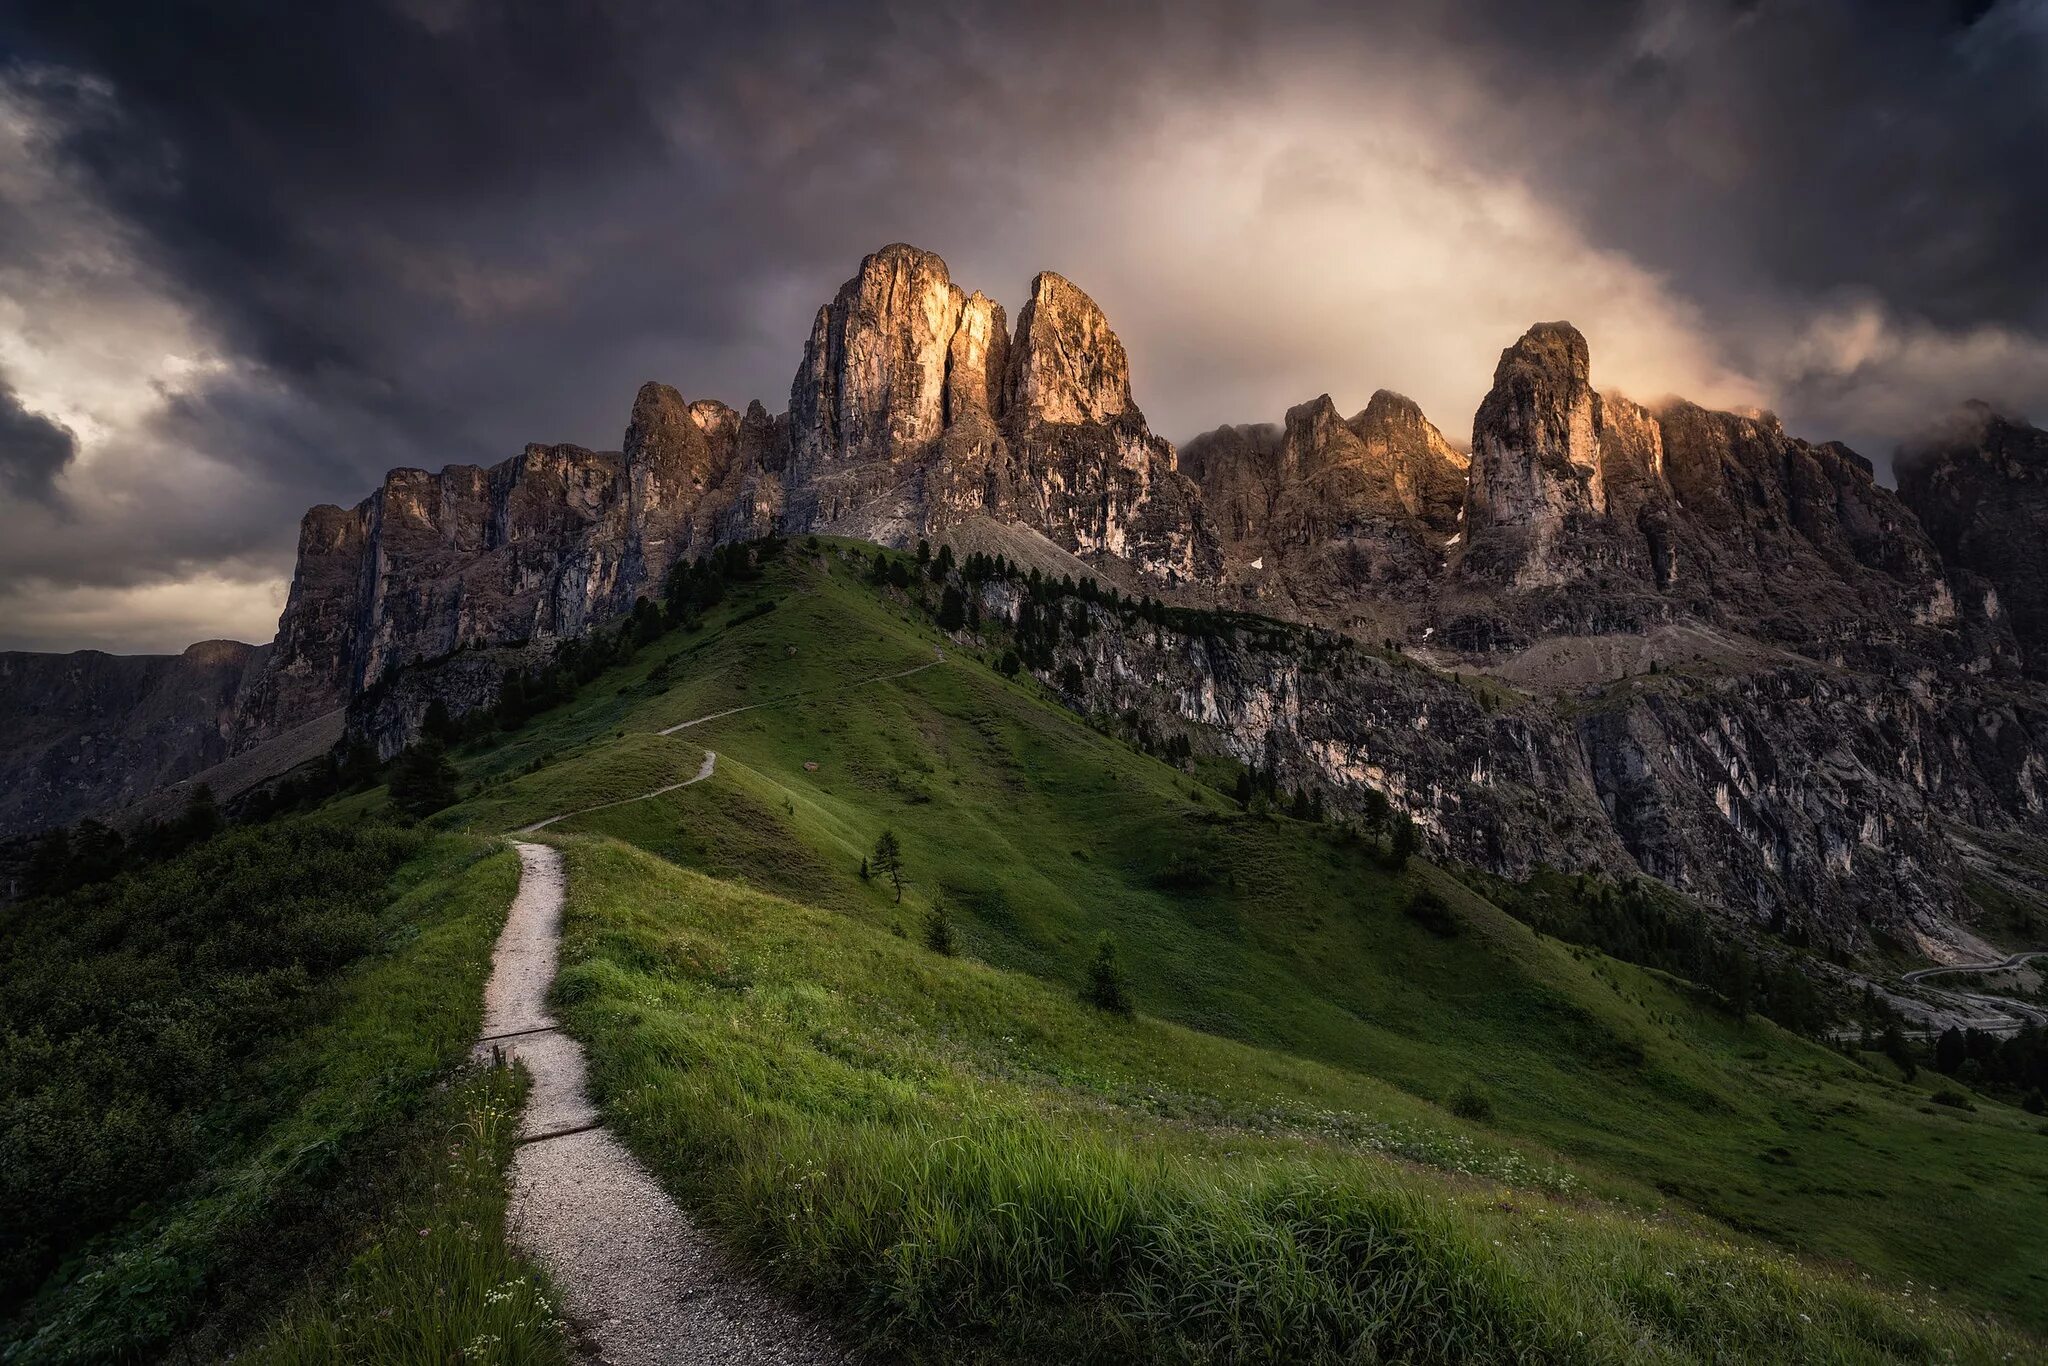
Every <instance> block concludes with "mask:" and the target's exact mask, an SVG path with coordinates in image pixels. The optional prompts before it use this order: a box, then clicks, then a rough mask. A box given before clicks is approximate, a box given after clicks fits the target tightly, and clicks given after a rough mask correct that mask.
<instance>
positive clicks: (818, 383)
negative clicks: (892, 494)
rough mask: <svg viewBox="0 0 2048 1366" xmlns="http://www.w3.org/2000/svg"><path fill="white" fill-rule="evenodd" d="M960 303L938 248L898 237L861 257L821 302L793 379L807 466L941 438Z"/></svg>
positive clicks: (903, 456) (893, 455)
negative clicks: (826, 300) (832, 293)
mask: <svg viewBox="0 0 2048 1366" xmlns="http://www.w3.org/2000/svg"><path fill="white" fill-rule="evenodd" d="M962 303H963V299H962V296H961V293H960V290H959V288H958V286H956V285H954V284H953V282H952V280H951V278H950V277H949V276H948V274H947V271H946V263H945V262H944V261H941V260H940V259H939V258H938V257H937V256H935V255H933V254H932V253H931V252H928V251H920V250H919V249H917V248H916V247H912V246H906V245H904V244H903V243H901V242H898V243H895V244H894V245H891V246H886V247H883V248H882V249H881V250H880V251H878V252H876V253H875V254H874V255H872V256H869V257H868V258H866V259H865V260H863V261H862V262H861V263H860V270H859V272H858V273H857V274H855V276H854V277H853V278H852V279H851V280H848V281H847V282H846V283H845V284H844V285H842V286H841V287H840V290H839V293H838V295H837V296H836V297H835V298H834V299H833V300H832V302H831V303H829V304H827V305H826V306H825V307H823V308H821V309H819V310H818V317H817V321H816V322H815V323H814V324H813V325H812V328H811V339H810V341H809V342H808V343H807V344H806V345H805V347H804V359H803V364H802V366H801V367H800V368H799V369H798V370H797V376H796V381H795V383H794V384H792V385H791V387H790V394H789V409H790V414H791V432H792V434H793V439H794V441H795V451H794V456H795V460H796V464H797V466H798V468H799V469H802V470H809V469H812V468H815V467H816V466H819V465H823V464H827V463H833V462H842V461H862V460H914V459H916V458H917V457H919V456H921V455H923V454H925V453H926V452H927V451H929V450H930V449H931V448H932V447H933V446H934V445H935V444H936V443H937V441H938V439H939V436H940V434H941V433H942V432H944V430H945V427H946V387H947V386H946V374H947V366H948V361H949V359H950V357H951V355H952V341H953V334H954V332H955V331H956V330H957V329H958V327H959V323H960V311H961V305H962Z"/></svg>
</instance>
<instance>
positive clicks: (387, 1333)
mask: <svg viewBox="0 0 2048 1366" xmlns="http://www.w3.org/2000/svg"><path fill="white" fill-rule="evenodd" d="M525 1090H526V1088H525V1085H524V1078H523V1076H522V1075H521V1074H519V1073H515V1072H512V1071H509V1070H504V1069H500V1070H496V1071H491V1070H478V1071H472V1072H468V1073H466V1074H464V1075H463V1076H462V1077H461V1078H459V1079H458V1081H457V1082H456V1084H455V1085H453V1086H451V1087H450V1088H449V1089H448V1090H447V1091H445V1092H443V1093H441V1094H440V1095H438V1096H437V1097H436V1098H435V1101H434V1105H433V1110H434V1119H435V1121H436V1123H434V1124H432V1125H430V1126H423V1127H424V1128H425V1129H426V1131H427V1135H428V1137H429V1138H430V1139H431V1140H432V1141H431V1142H429V1143H426V1144H423V1145H420V1146H419V1147H418V1150H417V1151H415V1152H413V1153H410V1154H408V1157H409V1159H410V1160H408V1161H406V1162H405V1163H403V1164H402V1165H401V1168H400V1179H401V1181H402V1185H403V1188H402V1190H401V1191H399V1192H397V1193H395V1194H396V1198H394V1199H391V1200H389V1201H388V1202H387V1209H386V1211H385V1214H384V1217H383V1218H382V1219H381V1220H379V1221H378V1222H377V1223H375V1224H374V1225H371V1226H369V1227H366V1228H364V1229H363V1230H362V1231H361V1232H360V1234H359V1235H358V1237H357V1240H356V1247H355V1250H354V1255H353V1256H352V1257H351V1259H350V1260H349V1263H348V1266H347V1268H346V1269H345V1270H344V1271H343V1272H342V1273H341V1275H340V1276H339V1277H337V1278H336V1279H335V1282H334V1283H333V1284H331V1285H330V1284H324V1283H322V1284H316V1285H314V1286H311V1287H309V1288H308V1289H307V1290H306V1291H305V1292H304V1293H302V1294H301V1295H300V1296H299V1297H298V1299H297V1300H296V1301H295V1302H294V1303H293V1304H291V1305H290V1306H289V1307H288V1308H287V1309H286V1310H285V1311H284V1312H283V1313H282V1314H281V1315H279V1316H278V1318H277V1319H276V1320H275V1321H273V1322H272V1323H271V1324H270V1326H269V1327H268V1328H267V1329H266V1330H265V1331H264V1333H263V1334H262V1336H261V1338H260V1340H259V1341H258V1342H257V1343H256V1345H254V1346H253V1347H251V1348H249V1349H247V1350H246V1351H244V1352H241V1353H239V1354H238V1355H237V1360H241V1361H251V1362H262V1363H266V1364H271V1366H287V1364H289V1366H299V1364H300V1363H311V1362H320V1363H341V1362H349V1363H356V1362H374V1363H389V1366H407V1363H412V1362H422V1361H462V1362H531V1363H555V1362H566V1361H567V1360H568V1354H567V1352H566V1351H565V1350H564V1344H563V1341H562V1334H561V1330H560V1326H559V1324H558V1322H557V1321H556V1318H555V1311H554V1303H553V1297H552V1294H551V1292H550V1291H549V1290H548V1287H547V1284H546V1282H545V1281H544V1280H543V1279H541V1277H540V1276H538V1275H537V1274H536V1273H535V1271H534V1269H533V1268H532V1267H531V1266H529V1265H527V1264H526V1263H525V1262H524V1261H522V1260H521V1259H520V1258H518V1257H516V1256H514V1255H513V1254H512V1252H511V1250H510V1248H509V1247H508V1245H507V1244H506V1241H505V1170H506V1167H507V1166H508V1165H509V1164H510V1162H511V1160H512V1146H513V1141H514V1137H515V1135H516V1134H517V1132H518V1127H519V1126H518V1118H517V1117H518V1114H519V1107H520V1105H521V1103H522V1102H523V1100H524V1099H525Z"/></svg>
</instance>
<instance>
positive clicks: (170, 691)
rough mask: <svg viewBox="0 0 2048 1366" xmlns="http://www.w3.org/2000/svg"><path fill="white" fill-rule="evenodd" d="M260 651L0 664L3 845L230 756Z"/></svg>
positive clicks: (26, 658)
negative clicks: (3, 739)
mask: <svg viewBox="0 0 2048 1366" xmlns="http://www.w3.org/2000/svg"><path fill="white" fill-rule="evenodd" d="M269 657H270V647H269V646H267V645H243V644H241V643H240V642H238V641H232V640H208V641H202V642H200V643H199V644H197V645H194V646H191V647H189V648H188V649H186V650H185V652H184V653H183V654H176V655H110V654H103V653H101V652H100V651H98V650H80V651H78V652H77V653H75V654H30V653H25V652H19V651H8V652H0V733H4V735H5V736H6V742H5V744H4V745H0V836H8V835H16V834H22V833H26V832H29V831H33V830H39V829H42V828H44V827H46V826H51V825H61V824H64V823H66V822H69V821H73V820H76V819H78V818H79V817H81V816H87V815H91V814H93V813H95V812H100V811H106V810H110V809H112V808H114V807H119V806H125V805H127V804H128V803H129V802H132V801H135V800H136V799H138V798H140V797H142V796H144V795H145V794H147V793H149V792H152V791H155V790H156V789H157V788H160V787H164V786H167V785H168V784H171V783H174V782H177V781H179V780H180V779H182V778H187V777H190V776H191V775H192V774H194V773H197V772H199V771H201V770H202V769H205V768H207V767H209V766H211V765H213V764H216V763H218V762H219V761H220V760H221V759H223V758H225V757H226V756H227V754H228V751H229V748H230V746H231V743H232V741H233V739H234V735H235V730H236V724H237V719H238V717H239V716H240V714H241V710H242V706H243V703H244V698H245V693H246V692H247V690H248V688H249V687H250V685H251V684H252V683H253V682H254V681H255V680H256V678H258V677H259V676H260V675H262V673H263V669H264V664H265V662H266V660H267V659H268V658H269Z"/></svg>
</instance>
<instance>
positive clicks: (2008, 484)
mask: <svg viewBox="0 0 2048 1366" xmlns="http://www.w3.org/2000/svg"><path fill="white" fill-rule="evenodd" d="M1898 474H1899V496H1900V497H1901V498H1902V499H1904V500H1905V502H1906V505H1907V506H1908V507H1910V508H1912V510H1913V511H1914V512H1915V513H1916V514H1917V515H1918V517H1919V520H1920V524H1921V525H1922V526H1923V527H1925V528H1926V530H1927V534H1928V537H1929V538H1930V539H1931V540H1932V542H1933V544H1934V546H1935V547H1936V548H1937V549H1938V550H1939V552H1940V555H1941V558H1942V560H1943V561H1944V562H1945V564H1946V565H1947V567H1948V569H1949V571H1950V572H1951V573H1952V574H1956V575H1958V576H1960V577H1962V578H1963V580H1964V582H1963V586H1962V589H1961V595H1962V596H1963V597H1964V598H1965V599H1966V602H1967V603H1968V604H1969V605H1970V606H1972V607H1977V608H1978V609H1979V610H1981V611H1982V612H1983V613H1984V614H1985V615H1986V616H1988V617H1991V618H1993V619H2002V620H2004V621H2005V622H2007V623H2008V624H2009V628H2010V630H2011V632H2012V634H2013V635H2014V636H2015V637H2016V638H2017V641H2018V645H2019V649H2020V650H2021V652H2022V653H2023V655H2024V658H2025V662H2026V667H2027V669H2028V671H2029V672H2030V673H2032V674H2034V675H2035V676H2037V677H2038V676H2041V675H2048V572H2044V569H2048V565H2044V564H2043V558H2042V556H2043V550H2044V548H2048V432H2044V431H2042V430H2041V429H2040V428H2039V427H2035V426H2033V425H2031V424H2030V423H2027V422H2023V421H2018V420H2015V419H2012V418H2008V417H2003V416H2001V415H2000V414H1998V413H1996V412H1994V411H1993V410H1992V409H1991V407H1990V406H1989V405H1987V404H1983V403H1972V404H1968V405H1965V406H1964V407H1963V408H1962V409H1961V410H1960V411H1958V412H1957V413H1955V414H1953V415H1952V416H1951V417H1950V418H1949V420H1948V421H1946V422H1944V423H1942V424H1941V425H1940V426H1939V427H1938V428H1937V429H1936V430H1935V431H1933V432H1932V433H1930V434H1929V435H1928V436H1927V437H1925V438H1924V439H1922V440H1920V441H1918V442H1915V443H1914V444H1913V445H1912V446H1910V447H1909V448H1908V449H1906V450H1905V451H1903V452H1901V454H1900V459H1899V461H1898Z"/></svg>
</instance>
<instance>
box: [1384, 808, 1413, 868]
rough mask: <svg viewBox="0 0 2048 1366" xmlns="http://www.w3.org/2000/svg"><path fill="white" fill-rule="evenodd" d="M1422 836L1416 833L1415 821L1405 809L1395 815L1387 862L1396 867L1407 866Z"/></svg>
mask: <svg viewBox="0 0 2048 1366" xmlns="http://www.w3.org/2000/svg"><path fill="white" fill-rule="evenodd" d="M1420 843H1421V838H1420V836H1418V835H1417V834H1416V833H1415V822H1414V821H1413V820H1412V819H1410V817H1409V815H1408V813H1407V812H1405V811H1400V812H1396V813H1395V815H1394V837H1393V840H1392V842H1391V844H1390V845H1389V847H1388V849H1387V862H1388V863H1389V864H1391V865H1392V866H1393V867H1396V868H1406V867H1407V866H1408V860H1409V858H1410V857H1411V856H1413V855H1414V853H1415V850H1416V848H1417V846H1418V845H1419V844H1420Z"/></svg>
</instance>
